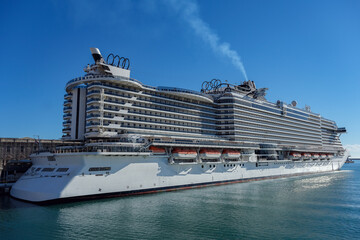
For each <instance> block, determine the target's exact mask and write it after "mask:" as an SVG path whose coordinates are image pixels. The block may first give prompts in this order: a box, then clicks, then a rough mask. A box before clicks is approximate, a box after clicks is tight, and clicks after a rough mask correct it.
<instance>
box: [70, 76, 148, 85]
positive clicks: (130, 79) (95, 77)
mask: <svg viewBox="0 0 360 240" xmlns="http://www.w3.org/2000/svg"><path fill="white" fill-rule="evenodd" d="M102 78H109V79H115V80H128V81H133V82H136V83H138V84H140V85H143V84H142V83H141V82H140V81H138V80H136V79H133V78H127V77H121V76H112V75H88V76H84V77H77V78H74V79H71V80H70V81H69V82H67V84H66V86H68V85H69V84H71V83H74V82H78V81H83V80H88V79H102Z"/></svg>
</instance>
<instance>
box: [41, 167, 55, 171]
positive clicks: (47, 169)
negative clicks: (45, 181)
mask: <svg viewBox="0 0 360 240" xmlns="http://www.w3.org/2000/svg"><path fill="white" fill-rule="evenodd" d="M54 170H55V168H44V169H43V170H42V172H52V171H54Z"/></svg>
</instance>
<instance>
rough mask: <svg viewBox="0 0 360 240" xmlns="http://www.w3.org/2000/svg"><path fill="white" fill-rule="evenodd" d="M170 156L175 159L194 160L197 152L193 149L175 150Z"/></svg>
mask: <svg viewBox="0 0 360 240" xmlns="http://www.w3.org/2000/svg"><path fill="white" fill-rule="evenodd" d="M172 155H173V157H174V158H177V159H191V158H196V156H197V152H196V151H195V150H194V149H188V148H175V149H174V150H172Z"/></svg>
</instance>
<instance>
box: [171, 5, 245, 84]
mask: <svg viewBox="0 0 360 240" xmlns="http://www.w3.org/2000/svg"><path fill="white" fill-rule="evenodd" d="M165 3H167V4H168V5H169V6H170V7H171V8H173V9H174V10H175V11H177V12H179V13H180V15H181V16H182V18H183V19H184V21H186V22H187V23H188V24H189V25H190V27H191V28H192V29H193V30H194V32H195V33H196V35H198V36H199V37H200V38H202V39H203V40H204V41H205V42H206V43H208V44H209V45H210V47H211V48H212V50H213V51H214V52H217V53H220V54H222V55H223V56H225V57H227V58H229V59H230V60H231V63H232V64H233V65H234V66H235V67H236V68H238V69H239V70H240V71H241V72H242V74H243V75H244V78H245V80H248V78H247V75H246V71H245V68H244V65H243V63H242V61H241V58H240V56H239V54H238V53H237V52H236V51H235V50H233V49H231V47H230V44H229V43H227V42H221V41H220V39H219V36H218V35H217V34H215V33H214V32H213V31H212V30H211V28H210V27H209V26H208V24H207V23H205V22H204V21H203V20H202V19H201V18H200V16H199V10H198V5H197V3H196V2H195V1H193V0H187V1H185V0H170V1H165Z"/></svg>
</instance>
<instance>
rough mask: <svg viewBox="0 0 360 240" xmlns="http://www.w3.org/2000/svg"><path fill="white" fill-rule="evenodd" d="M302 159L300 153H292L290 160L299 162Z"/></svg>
mask: <svg viewBox="0 0 360 240" xmlns="http://www.w3.org/2000/svg"><path fill="white" fill-rule="evenodd" d="M300 158H301V154H300V153H298V152H290V155H289V159H290V160H299V159H300Z"/></svg>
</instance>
